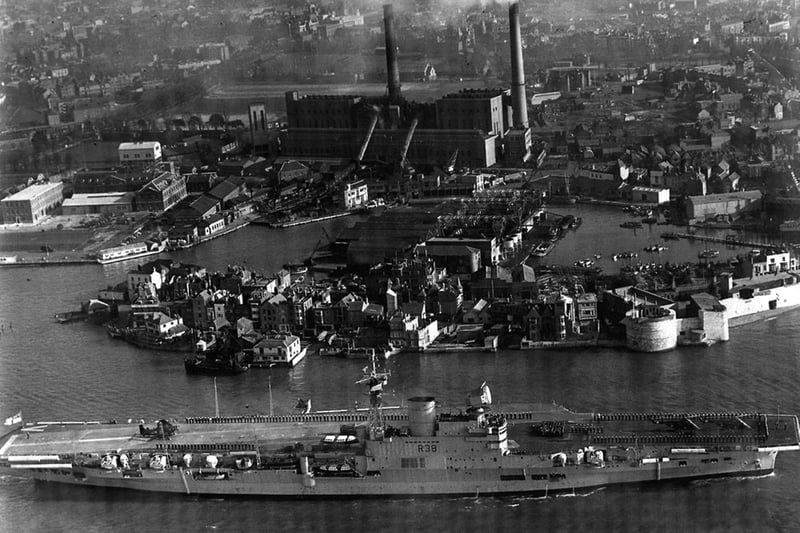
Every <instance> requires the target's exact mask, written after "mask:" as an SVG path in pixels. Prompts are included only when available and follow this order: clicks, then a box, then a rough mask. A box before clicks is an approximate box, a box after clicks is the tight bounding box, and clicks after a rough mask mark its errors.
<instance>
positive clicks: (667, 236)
mask: <svg viewBox="0 0 800 533" xmlns="http://www.w3.org/2000/svg"><path fill="white" fill-rule="evenodd" d="M661 238H662V239H664V240H668V241H670V240H671V241H677V240H678V239H680V238H681V237H680V235H678V234H677V233H673V232H671V231H667V232H665V233H662V234H661Z"/></svg>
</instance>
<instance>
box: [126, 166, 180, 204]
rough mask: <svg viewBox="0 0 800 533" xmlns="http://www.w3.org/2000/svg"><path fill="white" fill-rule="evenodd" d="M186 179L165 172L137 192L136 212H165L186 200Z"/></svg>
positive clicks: (171, 172) (173, 173) (170, 172)
mask: <svg viewBox="0 0 800 533" xmlns="http://www.w3.org/2000/svg"><path fill="white" fill-rule="evenodd" d="M186 194H187V193H186V178H184V177H183V176H181V175H180V174H176V173H175V172H173V171H165V172H162V173H161V174H159V175H158V176H157V177H155V178H153V179H152V180H150V182H148V183H147V184H146V185H145V186H143V187H142V188H141V189H139V190H138V191H136V210H137V211H153V212H163V211H166V210H168V209H171V208H172V207H174V206H175V205H177V203H178V202H180V201H181V200H183V199H184V198H186Z"/></svg>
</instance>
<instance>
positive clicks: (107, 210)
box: [61, 192, 135, 216]
mask: <svg viewBox="0 0 800 533" xmlns="http://www.w3.org/2000/svg"><path fill="white" fill-rule="evenodd" d="M134 197H135V194H134V193H133V192H116V193H115V192H111V193H99V194H73V195H72V198H67V199H66V200H64V203H63V204H62V205H61V214H62V215H66V216H71V215H90V214H101V213H102V214H111V215H118V214H124V213H130V212H131V211H133V204H134V200H135V198H134Z"/></svg>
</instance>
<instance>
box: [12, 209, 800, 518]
mask: <svg viewBox="0 0 800 533" xmlns="http://www.w3.org/2000/svg"><path fill="white" fill-rule="evenodd" d="M553 211H555V212H558V213H564V214H566V213H569V212H572V213H575V214H578V215H579V216H582V217H583V220H584V223H583V226H582V227H581V228H580V229H578V231H577V232H574V233H572V234H570V235H568V236H567V237H566V238H565V239H564V240H562V241H561V242H560V243H559V244H558V246H557V247H556V249H555V250H554V251H553V252H552V253H551V255H550V256H548V257H547V258H545V262H547V263H554V262H562V263H566V264H572V261H574V260H576V259H581V258H584V257H587V256H592V255H593V254H594V253H600V254H601V255H602V256H603V257H604V258H605V257H610V255H611V254H613V253H614V252H615V251H621V250H635V251H638V252H639V253H640V257H641V255H642V252H641V250H642V248H643V247H644V246H647V245H649V244H653V243H657V242H659V239H658V235H659V234H660V233H661V232H663V231H676V228H673V227H670V226H652V230H650V229H649V228H648V227H647V226H645V227H644V228H643V229H641V230H637V231H636V233H634V232H633V231H632V230H623V229H621V228H619V223H620V222H622V221H624V220H628V218H627V215H624V214H622V213H621V212H618V210H613V209H610V208H598V207H588V208H587V207H583V206H580V207H569V208H554V209H553ZM350 222H351V221H349V220H347V219H337V220H333V221H329V222H328V223H326V224H325V227H326V229H327V230H328V232H329V233H331V234H335V232H336V230H337V228H341V227H343V226H345V225H347V224H348V223H350ZM647 231H652V234H645V233H644V232H647ZM321 238H323V233H322V230H321V229H320V226H319V225H309V226H303V227H298V228H291V229H285V230H278V229H270V228H266V227H248V228H246V229H244V230H241V231H238V232H235V233H233V234H231V235H229V236H227V237H225V238H223V239H218V240H217V241H214V242H212V243H208V244H205V245H202V246H199V247H197V248H193V249H190V250H185V251H182V252H179V253H176V254H173V256H174V257H176V258H178V259H180V260H182V261H185V262H191V263H196V264H200V265H204V266H206V267H208V268H209V269H224V268H225V267H226V265H228V264H233V263H239V264H245V265H248V266H250V267H252V268H253V269H255V270H258V271H261V272H265V273H269V272H273V271H275V270H277V269H279V268H280V266H281V265H282V264H284V263H286V262H293V261H297V260H302V259H304V258H305V257H307V256H308V254H309V253H310V252H311V251H312V250H313V249H314V247H315V246H316V245H317V243H318V241H319V240H320V239H321ZM666 244H667V246H670V250H669V252H668V253H671V254H674V255H670V256H665V257H664V258H662V259H661V260H662V261H665V260H668V261H671V262H682V261H688V260H696V257H697V252H698V251H700V250H702V249H703V245H702V244H701V243H697V242H694V243H690V242H688V241H670V242H667V243H666ZM719 249H720V252H721V254H722V256H723V257H724V254H725V253H730V254H731V255H732V254H733V253H735V250H728V251H724V250H723V247H719ZM744 251H745V250H744V249H740V250H739V252H740V253H741V252H744ZM644 255H647V254H644ZM662 255H663V254H662ZM602 261H605V259H601V263H600V266H602V267H603V268H604V269H605V270H606V271H612V269H613V268H618V267H619V266H620V264H619V263H613V262H611V261H608V262H607V263H604V262H602ZM131 268H133V264H131V263H128V262H125V263H117V264H112V265H107V266H100V265H82V266H75V267H59V268H42V267H39V268H6V269H0V302H1V304H0V325H2V329H0V416H2V417H5V416H10V415H11V414H13V413H16V412H17V411H18V410H20V409H21V410H22V411H23V415H24V417H25V419H26V420H29V421H35V420H101V419H102V420H106V419H118V420H122V419H127V418H144V419H148V420H152V419H154V418H160V417H167V418H170V417H176V418H178V417H181V416H187V415H197V416H210V415H212V414H213V412H214V387H213V378H210V377H204V376H188V375H186V373H185V371H184V368H183V364H182V362H183V355H182V354H178V353H166V352H151V351H147V350H141V349H137V348H134V347H132V346H129V345H127V344H125V343H123V342H121V341H118V340H114V339H111V338H109V337H108V335H107V334H106V333H105V332H104V331H103V329H102V328H97V327H94V326H91V325H90V324H86V323H73V324H57V323H55V321H54V320H53V314H54V313H55V312H57V311H65V310H70V309H75V308H77V306H78V304H79V303H80V301H81V300H86V299H88V298H90V297H92V296H94V295H95V294H96V292H97V290H98V289H100V288H103V287H105V286H107V285H111V284H115V283H117V282H119V281H121V280H122V279H123V278H124V276H125V273H126V272H127V270H129V269H131ZM799 319H800V311H790V312H787V313H784V314H782V315H779V316H778V317H776V318H773V319H770V320H767V321H761V322H756V323H754V324H750V325H748V326H743V327H740V328H735V329H733V330H732V332H731V341H730V342H727V343H722V344H717V345H714V346H712V347H709V348H679V349H676V350H673V351H669V352H665V353H658V354H639V353H633V352H627V351H624V350H611V349H595V350H574V351H501V352H498V353H496V354H485V353H454V354H430V355H425V354H421V355H420V354H400V355H399V356H397V357H394V358H392V359H390V360H389V361H388V363H387V365H388V369H389V370H390V371H391V374H392V375H391V378H390V382H389V386H388V391H387V394H386V397H385V401H386V403H388V404H398V405H399V404H400V403H401V402H403V401H404V399H405V398H408V397H411V396H414V395H421V394H424V395H435V396H436V398H437V401H438V403H439V404H440V405H441V406H442V407H443V408H446V407H453V408H460V407H462V406H463V404H464V398H465V394H466V392H467V391H468V390H470V389H471V388H474V387H476V386H477V385H479V384H480V383H481V382H482V381H484V380H485V381H487V382H488V383H489V385H490V386H491V388H492V392H493V396H494V398H495V400H496V401H498V402H501V403H502V402H509V403H523V402H527V401H551V400H553V401H557V402H558V403H561V404H564V405H566V406H567V407H569V408H571V409H573V410H579V411H616V410H625V411H648V410H687V411H708V410H715V409H718V410H748V411H751V410H762V411H768V412H777V411H780V412H793V413H798V414H800V398H798V395H797V384H798V381H799V380H800V328H798V327H797V326H798V320H799ZM362 366H363V362H359V361H348V360H341V359H336V358H321V357H319V356H310V357H308V358H306V359H305V360H304V361H302V362H301V363H300V364H299V365H298V366H297V367H295V368H293V369H279V368H273V369H272V370H266V369H254V370H253V371H251V372H248V373H246V374H244V375H241V376H232V377H220V378H217V388H218V391H219V399H220V411H221V413H222V414H248V413H266V412H268V410H269V395H268V383H269V382H271V385H272V397H273V402H274V406H275V411H276V412H281V411H291V410H292V409H293V408H294V406H295V404H296V402H297V398H311V399H312V404H313V406H314V408H315V409H335V408H343V407H347V406H352V405H354V404H357V403H360V404H366V402H367V400H368V399H367V397H366V396H365V395H364V394H363V390H362V389H360V388H359V387H358V386H356V385H355V384H354V381H355V380H356V379H358V377H359V376H360V369H361V367H362ZM270 373H271V374H270ZM799 479H800V454H797V453H786V452H784V453H782V454H781V455H780V456H779V458H778V464H777V471H776V473H775V474H773V475H771V476H768V477H764V478H758V479H748V480H741V479H725V480H716V481H706V482H692V483H677V484H669V485H647V486H643V487H642V486H637V487H625V488H608V489H604V490H600V491H597V492H595V493H593V494H590V495H585V496H575V497H569V496H567V497H558V498H548V499H534V498H485V497H483V496H480V495H478V496H477V497H475V498H454V499H444V500H442V499H430V500H429V499H424V498H417V499H413V500H388V501H387V500H380V499H376V500H343V501H319V502H317V501H314V502H308V501H269V500H248V499H231V500H223V499H219V500H218V499H202V498H201V499H198V498H194V497H184V496H180V495H176V496H164V495H152V494H138V493H135V492H125V491H123V492H116V491H102V490H98V489H94V488H88V487H87V488H84V487H72V486H54V485H49V484H45V483H36V482H31V481H27V480H18V479H15V478H11V477H3V478H0V531H2V532H5V531H9V532H11V531H14V532H16V531H110V530H114V531H116V530H124V531H166V530H170V531H205V530H218V531H263V530H269V531H289V530H291V531H347V532H351V531H365V530H380V531H453V530H465V531H475V530H484V531H523V530H542V531H609V532H611V531H613V532H617V531H637V532H638V531H702V532H707V531H726V532H727V531H759V532H764V531H774V532H780V531H800V508H798V506H797V505H796V500H797V498H796V494H797V491H798V489H800V481H798V480H799Z"/></svg>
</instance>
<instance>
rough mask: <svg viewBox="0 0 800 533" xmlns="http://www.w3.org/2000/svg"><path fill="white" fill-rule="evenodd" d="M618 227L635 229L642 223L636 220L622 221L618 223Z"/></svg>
mask: <svg viewBox="0 0 800 533" xmlns="http://www.w3.org/2000/svg"><path fill="white" fill-rule="evenodd" d="M619 227H620V228H632V229H636V228H641V227H642V223H641V222H636V221H628V222H623V223H622V224H620V225H619Z"/></svg>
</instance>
